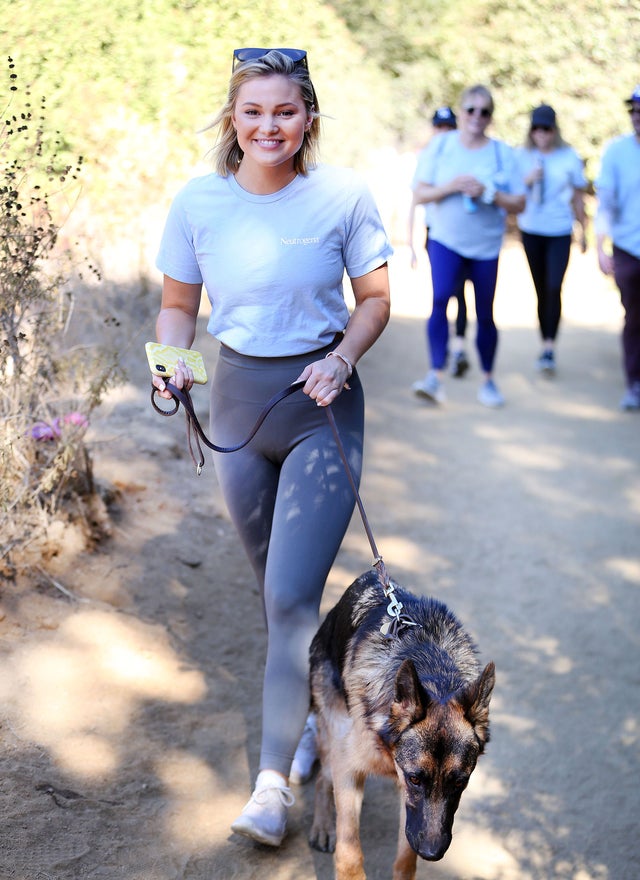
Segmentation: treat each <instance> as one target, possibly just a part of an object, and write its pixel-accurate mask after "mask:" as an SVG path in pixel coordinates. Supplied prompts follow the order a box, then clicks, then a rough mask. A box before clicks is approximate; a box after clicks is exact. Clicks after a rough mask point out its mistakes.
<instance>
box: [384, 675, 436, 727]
mask: <svg viewBox="0 0 640 880" xmlns="http://www.w3.org/2000/svg"><path fill="white" fill-rule="evenodd" d="M429 702H430V698H429V695H428V694H427V692H426V691H425V690H424V688H423V687H422V685H421V684H420V679H419V678H418V673H417V672H416V668H415V666H414V665H413V662H412V661H411V660H404V661H403V663H402V666H401V667H400V668H399V669H398V672H397V673H396V682H395V697H394V700H393V703H392V704H391V717H390V719H389V720H390V726H391V728H392V729H393V730H394V732H395V733H398V734H399V733H402V731H403V730H406V728H407V727H410V726H411V725H412V724H417V722H418V721H422V719H423V718H424V716H425V715H426V714H427V709H428V707H429Z"/></svg>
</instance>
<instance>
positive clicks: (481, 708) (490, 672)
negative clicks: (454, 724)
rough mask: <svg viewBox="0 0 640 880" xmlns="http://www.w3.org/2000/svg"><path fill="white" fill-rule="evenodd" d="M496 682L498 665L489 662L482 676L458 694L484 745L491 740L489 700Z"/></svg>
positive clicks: (458, 698) (470, 721)
mask: <svg viewBox="0 0 640 880" xmlns="http://www.w3.org/2000/svg"><path fill="white" fill-rule="evenodd" d="M495 683H496V667H495V664H494V663H488V664H487V665H486V666H485V668H484V669H483V670H482V673H481V674H480V676H479V677H478V678H477V679H476V680H475V681H472V682H470V683H469V684H468V685H465V687H464V688H462V690H460V691H458V693H457V694H456V700H457V701H458V703H459V704H460V705H461V706H462V709H463V710H464V714H465V717H466V719H467V720H468V721H469V723H470V724H472V725H473V727H474V729H475V732H476V736H477V737H478V739H479V740H480V744H481V745H482V746H484V745H485V743H487V742H489V701H490V700H491V694H492V692H493V686H494V684H495Z"/></svg>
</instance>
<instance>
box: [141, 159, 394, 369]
mask: <svg viewBox="0 0 640 880" xmlns="http://www.w3.org/2000/svg"><path fill="white" fill-rule="evenodd" d="M392 253H393V249H392V247H391V245H390V244H389V241H388V239H387V236H386V233H385V230H384V227H383V225H382V221H381V219H380V215H379V213H378V209H377V207H376V205H375V202H374V200H373V197H372V195H371V193H370V192H369V189H368V188H367V186H366V185H365V183H364V182H363V181H362V180H361V179H360V177H359V176H358V175H356V174H355V173H354V172H353V171H351V170H349V169H343V168H334V167H331V166H325V165H321V166H318V167H317V168H315V169H313V170H311V171H310V172H309V174H308V175H307V176H306V177H304V176H301V175H298V177H296V178H295V179H294V180H293V181H292V182H291V183H290V184H288V185H287V186H286V187H284V188H283V189H281V190H279V191H278V192H275V193H271V194H269V195H255V194H253V193H250V192H247V191H246V190H244V189H242V187H241V186H240V185H239V184H238V183H237V182H236V179H235V177H233V175H229V176H228V177H220V176H219V175H217V174H208V175H205V176H204V177H198V178H195V179H194V180H191V181H190V182H189V183H187V185H186V186H185V187H183V189H182V190H181V191H180V192H179V193H178V195H177V196H176V198H175V199H174V201H173V204H172V206H171V209H170V211H169V216H168V218H167V222H166V226H165V230H164V233H163V236H162V241H161V244H160V250H159V253H158V257H157V260H156V265H157V267H158V269H159V270H160V271H161V272H163V273H164V274H165V275H168V276H170V277H171V278H174V279H176V280H177V281H182V282H186V283H190V284H198V283H201V282H204V286H205V288H206V291H207V295H208V297H209V300H210V302H211V317H210V319H209V325H208V330H209V332H210V333H211V334H212V335H213V336H215V337H216V338H217V339H219V340H220V341H221V342H223V343H224V344H225V345H228V346H229V347H230V348H233V349H235V350H236V351H239V352H241V353H242V354H247V355H251V356H254V357H283V356H288V355H293V354H304V353H306V352H309V351H314V350H315V349H318V348H320V347H323V346H325V345H327V344H329V343H330V342H331V341H332V340H333V338H334V337H335V335H336V333H339V332H341V331H343V330H344V328H345V326H346V324H347V321H348V319H349V312H348V309H347V306H346V303H345V300H344V294H343V286H342V285H343V277H344V272H345V270H346V272H347V274H348V275H349V276H350V277H351V278H357V277H359V276H361V275H365V274H367V273H368V272H371V271H373V270H374V269H377V268H378V267H380V266H381V265H383V264H384V263H385V262H386V260H387V258H388V257H389V256H391V254H392Z"/></svg>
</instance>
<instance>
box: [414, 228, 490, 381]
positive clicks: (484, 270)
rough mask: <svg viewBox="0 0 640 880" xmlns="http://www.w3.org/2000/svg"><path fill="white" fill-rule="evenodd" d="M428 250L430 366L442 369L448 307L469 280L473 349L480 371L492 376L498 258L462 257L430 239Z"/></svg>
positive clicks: (447, 331) (444, 360) (447, 337)
mask: <svg viewBox="0 0 640 880" xmlns="http://www.w3.org/2000/svg"><path fill="white" fill-rule="evenodd" d="M427 249H428V253H429V262H430V264H431V280H432V285H433V308H432V310H431V317H430V318H429V320H428V322H427V337H428V341H429V348H430V350H431V366H432V367H433V369H434V370H442V369H443V368H444V366H445V363H446V360H447V346H448V342H449V324H448V321H447V306H448V304H449V300H450V299H451V297H452V296H455V292H456V290H457V289H458V287H459V284H460V280H461V279H464V278H468V279H469V280H470V281H471V283H472V284H473V290H474V294H475V302H476V319H477V330H476V348H477V349H478V354H479V356H480V363H481V365H482V369H483V370H484V372H485V373H491V372H492V370H493V362H494V359H495V355H496V349H497V347H498V329H497V327H496V325H495V322H494V320H493V300H494V297H495V292H496V281H497V278H498V257H495V258H494V259H492V260H474V259H470V258H468V257H463V256H461V255H460V254H458V253H456V252H455V251H452V250H450V249H449V248H448V247H445V246H444V245H443V244H440V242H439V241H434V240H433V239H432V238H430V239H429V243H428V248H427Z"/></svg>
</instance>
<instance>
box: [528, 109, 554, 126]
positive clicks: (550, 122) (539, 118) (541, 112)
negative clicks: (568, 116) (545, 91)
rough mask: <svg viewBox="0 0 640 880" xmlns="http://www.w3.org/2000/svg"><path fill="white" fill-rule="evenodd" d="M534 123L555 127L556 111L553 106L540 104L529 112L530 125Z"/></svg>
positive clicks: (534, 124)
mask: <svg viewBox="0 0 640 880" xmlns="http://www.w3.org/2000/svg"><path fill="white" fill-rule="evenodd" d="M536 125H544V126H545V128H555V127H556V111H555V110H554V109H553V107H549V105H548V104H540V106H539V107H536V108H535V110H534V111H533V112H532V113H531V127H532V128H534V127H535V126H536Z"/></svg>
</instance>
